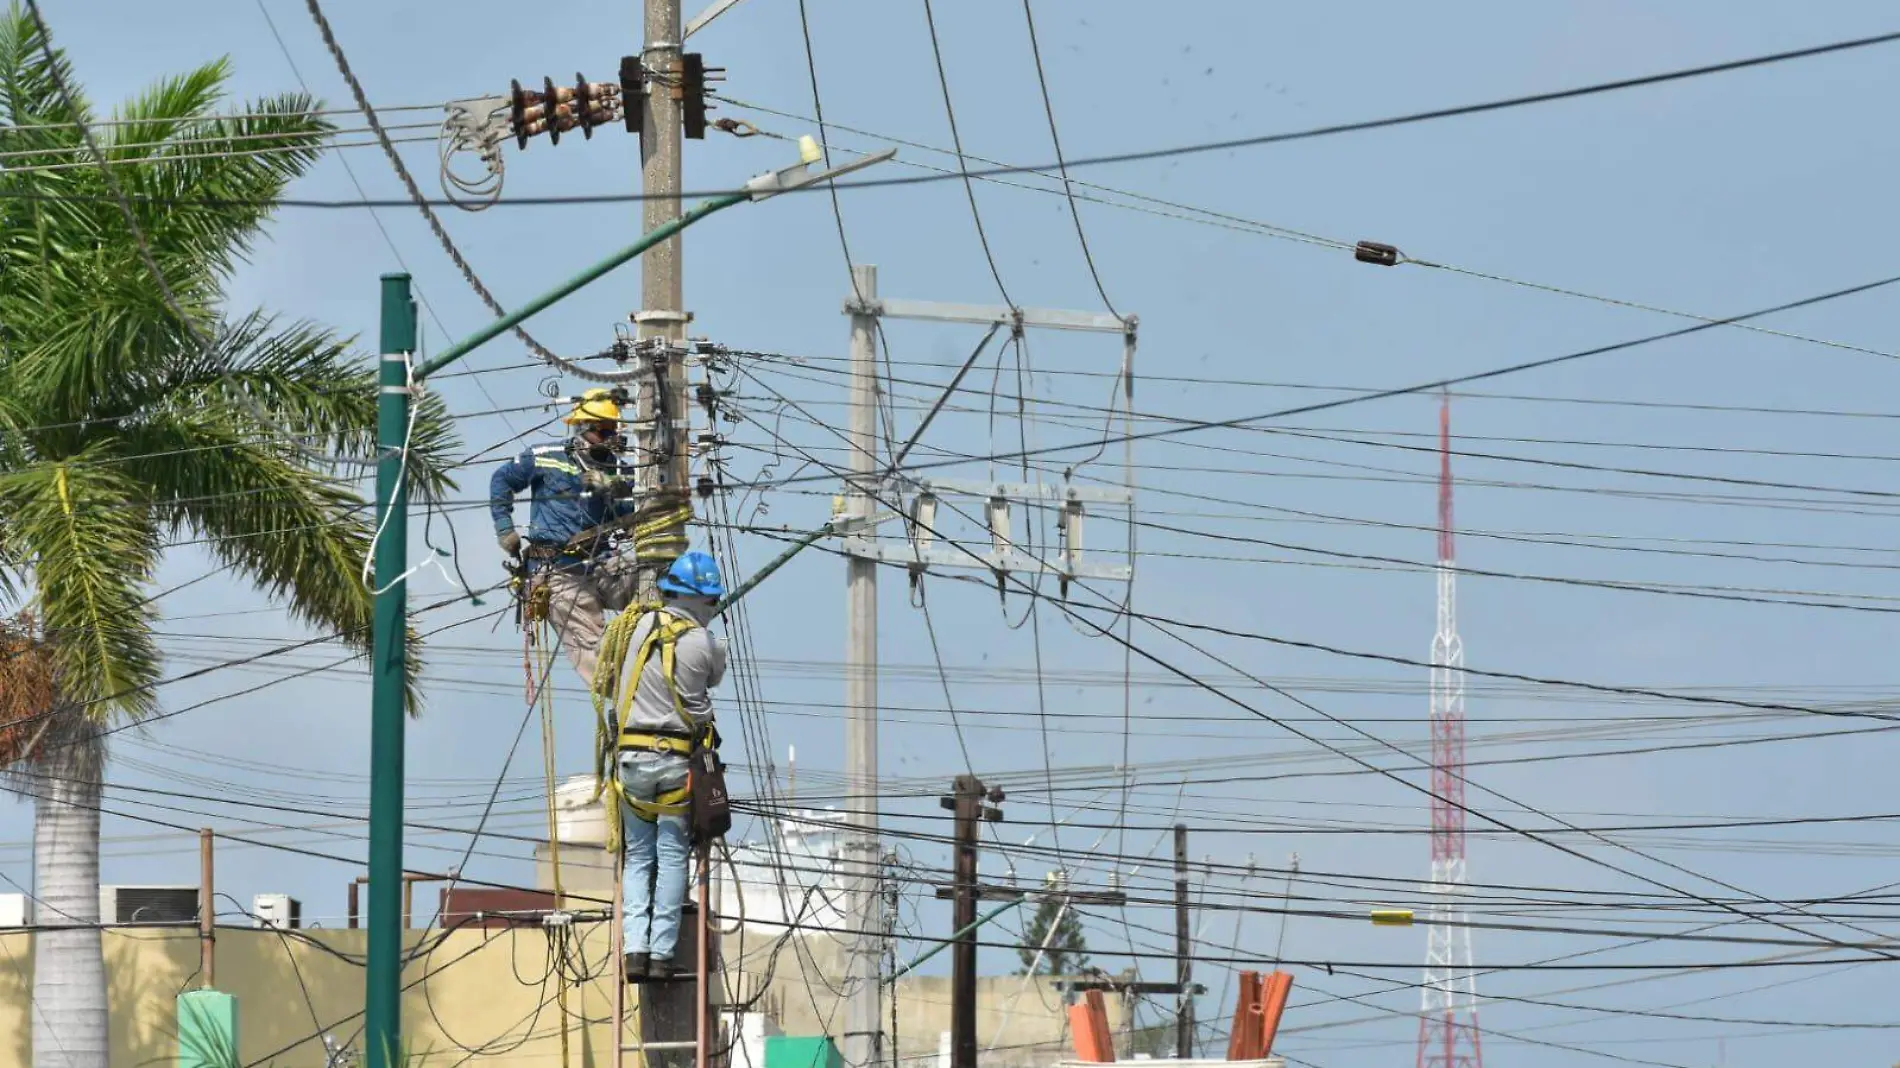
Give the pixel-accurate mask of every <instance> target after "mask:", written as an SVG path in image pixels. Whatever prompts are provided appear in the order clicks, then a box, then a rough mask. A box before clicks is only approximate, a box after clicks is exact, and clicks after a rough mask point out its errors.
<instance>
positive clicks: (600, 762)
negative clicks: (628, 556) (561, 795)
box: [594, 604, 715, 842]
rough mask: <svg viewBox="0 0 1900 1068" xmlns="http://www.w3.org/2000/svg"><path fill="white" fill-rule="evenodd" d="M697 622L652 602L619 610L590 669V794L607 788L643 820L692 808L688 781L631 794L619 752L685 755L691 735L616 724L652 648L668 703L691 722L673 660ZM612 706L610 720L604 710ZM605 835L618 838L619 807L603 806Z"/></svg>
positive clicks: (708, 738) (635, 692) (635, 690)
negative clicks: (644, 626) (650, 619)
mask: <svg viewBox="0 0 1900 1068" xmlns="http://www.w3.org/2000/svg"><path fill="white" fill-rule="evenodd" d="M648 615H653V616H655V617H656V618H655V619H654V623H653V626H652V627H650V628H648V630H647V634H646V637H645V638H644V639H642V640H641V642H640V647H639V649H638V651H636V652H635V653H634V657H633V665H632V670H631V671H628V672H625V673H624V674H623V672H622V668H623V666H625V664H626V660H627V651H628V647H629V646H631V645H632V644H633V635H634V632H635V631H636V630H637V629H638V628H639V626H640V623H641V622H642V621H643V620H644V619H645V618H646V617H647V616H648ZM698 627H699V624H698V623H695V622H694V621H692V620H691V619H686V618H684V617H681V616H678V615H675V614H674V613H672V612H668V611H665V610H664V609H662V608H661V607H660V606H659V605H657V604H645V605H640V606H638V607H636V608H633V609H631V610H629V611H626V612H622V613H621V614H620V615H618V616H616V617H614V620H613V622H612V623H609V624H608V625H607V632H606V633H605V634H604V635H602V637H601V641H600V659H599V663H598V666H596V667H595V669H594V713H595V719H596V732H595V741H596V756H595V765H594V774H595V786H594V796H595V797H596V798H599V797H600V796H601V795H602V794H605V793H608V792H612V793H613V795H614V797H615V799H616V800H617V801H620V802H623V803H625V804H626V806H627V807H628V808H631V809H632V810H633V812H634V815H636V816H638V817H640V818H641V819H643V820H645V821H646V822H648V823H652V822H654V821H655V820H657V819H659V818H660V817H661V816H684V815H686V814H687V813H688V812H689V811H690V808H691V805H690V800H689V799H690V798H691V796H692V785H691V783H690V782H689V783H688V784H687V785H685V786H682V787H680V788H679V789H677V790H668V791H667V792H665V793H663V794H661V795H659V796H658V797H656V798H655V799H653V800H652V801H647V800H643V799H641V798H636V797H631V796H629V795H628V794H627V791H626V788H625V787H624V786H623V785H622V784H621V782H620V776H619V774H618V768H617V767H615V764H616V763H617V759H618V757H619V754H620V753H621V752H623V751H625V750H629V749H633V750H641V749H644V750H651V751H654V752H664V753H676V754H678V755H680V756H683V757H684V756H690V755H691V754H692V752H693V748H694V740H693V739H692V738H685V737H680V736H678V735H670V734H655V733H653V732H651V731H643V730H639V729H633V728H625V727H623V728H622V729H621V730H620V731H619V732H618V733H617V734H616V733H615V731H614V728H613V725H614V724H615V723H620V724H625V723H626V722H627V713H628V711H629V710H630V709H631V708H632V707H633V702H634V698H635V697H636V695H638V693H639V691H640V683H641V680H642V679H644V678H645V677H646V669H647V665H648V664H649V663H651V662H652V660H653V654H654V653H655V652H656V651H657V652H658V653H659V656H660V674H661V676H662V677H664V678H665V679H666V685H667V687H668V689H670V690H671V691H672V693H673V708H674V710H675V711H676V712H678V713H679V717H680V719H681V720H682V721H684V722H691V719H690V718H689V717H688V716H687V714H686V703H685V701H684V700H683V699H681V697H680V689H679V681H678V679H677V678H676V677H675V675H674V667H675V664H676V663H677V661H676V659H675V655H676V650H677V648H678V646H679V640H680V639H681V638H682V637H684V636H686V635H687V634H688V633H690V632H692V631H694V630H696V629H698ZM609 707H612V708H613V709H614V713H615V714H614V716H613V718H612V719H611V720H609V718H608V715H607V710H608V708H609ZM712 738H713V730H712V728H711V726H710V725H709V726H708V727H707V728H706V736H705V738H703V739H702V740H703V741H705V742H706V743H707V744H715V743H713V741H712ZM605 807H606V809H607V823H608V840H609V842H617V841H619V839H620V806H619V805H607V806H605Z"/></svg>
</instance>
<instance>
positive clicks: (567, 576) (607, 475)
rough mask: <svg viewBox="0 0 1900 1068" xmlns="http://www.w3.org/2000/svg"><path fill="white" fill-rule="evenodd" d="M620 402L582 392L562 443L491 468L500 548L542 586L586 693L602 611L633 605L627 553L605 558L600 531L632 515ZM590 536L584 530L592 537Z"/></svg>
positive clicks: (608, 546) (607, 551) (608, 553)
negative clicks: (520, 528) (518, 519)
mask: <svg viewBox="0 0 1900 1068" xmlns="http://www.w3.org/2000/svg"><path fill="white" fill-rule="evenodd" d="M620 399H622V397H620V396H617V395H616V393H615V392H614V391H611V390H605V389H590V390H588V391H587V392H586V394H584V395H583V396H582V397H581V398H580V400H579V401H577V402H576V403H575V405H574V409H573V410H572V411H570V412H569V413H568V414H567V417H566V419H565V420H564V422H565V423H566V424H567V426H568V428H569V434H570V436H569V437H568V439H567V440H566V441H563V442H555V443H550V444H546V445H532V446H529V447H528V448H526V449H524V450H522V452H521V454H520V455H519V456H516V457H515V458H514V459H512V460H509V461H508V462H507V463H505V464H502V465H501V466H500V467H498V468H496V469H495V473H494V475H493V476H492V477H491V478H490V479H489V480H488V497H489V511H490V513H491V514H492V515H493V516H494V519H495V536H496V539H497V541H499V543H500V544H501V550H502V552H503V553H505V554H506V555H508V556H509V557H513V558H516V559H518V560H520V561H521V563H522V564H524V565H525V566H526V568H527V570H528V573H529V576H530V581H532V582H544V583H546V584H547V587H548V591H549V597H548V619H549V621H550V622H552V623H553V625H554V628H555V631H556V632H557V633H558V634H559V635H560V638H561V645H562V647H563V648H565V649H566V650H567V656H568V659H569V660H571V661H573V663H574V669H575V670H576V671H578V672H580V675H581V679H582V681H584V682H586V683H587V684H588V686H589V687H590V688H591V687H592V685H593V681H594V664H595V660H596V657H597V654H598V649H599V647H600V637H601V634H602V633H603V631H604V630H605V628H606V619H605V615H604V613H605V611H606V610H607V609H610V608H611V609H616V610H618V609H622V608H625V607H626V606H627V602H628V601H630V600H631V599H632V598H633V592H634V567H633V559H632V555H631V554H626V555H622V554H619V553H616V552H614V551H613V543H612V541H611V539H610V538H609V537H608V536H607V534H606V533H603V532H600V531H599V530H598V529H597V528H599V527H600V526H601V525H602V524H606V523H610V522H612V521H613V520H615V519H618V518H620V517H622V516H626V515H630V514H632V512H633V510H634V501H633V464H632V463H630V462H628V461H626V460H625V459H624V458H623V455H622V454H623V453H624V452H625V451H626V439H625V438H624V437H623V436H622V435H621V433H620V424H621V418H620ZM523 490H527V491H528V492H529V506H528V535H527V537H526V538H525V539H523V537H522V536H521V534H520V533H518V532H517V531H516V530H515V515H514V511H515V497H516V495H517V494H519V493H521V491H523ZM590 532H592V533H591V534H590Z"/></svg>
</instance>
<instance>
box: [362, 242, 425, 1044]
mask: <svg viewBox="0 0 1900 1068" xmlns="http://www.w3.org/2000/svg"><path fill="white" fill-rule="evenodd" d="M380 349H381V352H382V363H381V372H382V373H381V374H380V375H379V376H378V378H377V381H378V383H379V387H378V391H377V397H376V444H377V463H376V531H377V535H376V545H375V549H376V553H375V582H376V590H377V593H376V606H375V610H374V613H373V615H372V616H371V645H370V693H371V697H370V745H369V764H370V787H369V976H368V982H367V984H366V1002H365V1005H364V1036H363V1037H364V1044H365V1046H366V1047H367V1048H366V1052H367V1053H368V1054H369V1068H399V1065H400V1058H401V1056H402V891H403V878H402V809H403V726H404V724H403V715H404V710H403V694H404V691H405V690H407V688H408V675H409V660H408V632H407V626H408V605H407V599H406V598H407V590H406V589H405V584H404V583H403V581H402V580H401V579H400V578H399V577H398V576H400V575H401V574H402V573H403V571H404V570H405V569H406V568H407V567H408V563H407V561H408V558H409V494H408V490H407V489H406V488H405V487H404V486H403V483H402V467H403V465H402V450H403V448H404V446H405V445H406V444H407V442H406V440H405V439H406V437H407V432H408V429H409V406H410V403H411V397H410V395H409V389H410V386H409V360H410V358H411V356H412V354H413V353H414V352H415V351H416V306H415V302H414V301H413V300H411V299H410V294H409V276H408V275H407V274H386V275H383V278H382V344H381V346H380Z"/></svg>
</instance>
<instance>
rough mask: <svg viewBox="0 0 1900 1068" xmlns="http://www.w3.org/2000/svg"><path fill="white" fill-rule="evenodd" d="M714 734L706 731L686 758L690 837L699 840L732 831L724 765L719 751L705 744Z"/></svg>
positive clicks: (729, 798) (718, 836) (709, 839)
mask: <svg viewBox="0 0 1900 1068" xmlns="http://www.w3.org/2000/svg"><path fill="white" fill-rule="evenodd" d="M713 737H714V736H713V735H712V734H711V732H708V733H707V736H706V737H705V738H704V739H702V740H701V741H700V743H699V744H697V745H695V746H694V747H693V752H692V755H691V756H689V757H688V758H687V760H688V761H690V763H691V767H690V769H689V770H688V771H687V778H686V782H687V788H688V789H689V790H690V791H691V794H690V795H689V797H690V801H691V803H692V806H693V840H694V841H698V842H710V841H712V840H713V839H715V838H724V837H725V836H726V832H727V831H730V830H732V798H731V797H730V796H729V795H728V794H727V793H726V764H725V761H723V760H720V759H719V750H718V749H715V748H714V747H713V746H712V745H710V744H708V742H710V741H712V739H713Z"/></svg>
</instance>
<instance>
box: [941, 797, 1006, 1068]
mask: <svg viewBox="0 0 1900 1068" xmlns="http://www.w3.org/2000/svg"><path fill="white" fill-rule="evenodd" d="M985 792H986V791H985V790H984V787H983V782H982V780H980V779H978V778H977V777H976V776H974V775H959V776H957V778H956V782H955V783H954V784H953V785H952V787H951V793H950V796H949V797H945V798H941V799H939V803H940V804H942V805H943V807H944V808H947V809H950V810H951V811H952V812H954V813H955V814H956V832H955V835H956V869H955V876H954V878H953V880H952V882H951V886H950V894H951V897H952V899H953V901H954V904H953V906H952V919H951V924H952V930H953V931H955V934H953V935H952V936H951V937H952V939H954V945H953V946H952V947H951V948H952V950H953V955H952V957H951V965H950V975H951V978H950V1068H976V929H977V926H978V924H977V922H976V901H977V898H978V896H980V895H981V894H982V888H981V887H979V886H978V885H977V855H976V843H977V835H978V833H979V830H980V826H981V824H982V822H983V821H984V820H989V821H991V822H995V821H999V820H1001V819H1002V818H1003V812H1002V810H1001V809H997V808H990V807H988V806H986V805H984V804H983V800H984V796H985ZM988 797H989V800H991V801H994V802H997V803H1001V802H1002V800H1003V791H1001V790H992V791H988Z"/></svg>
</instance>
